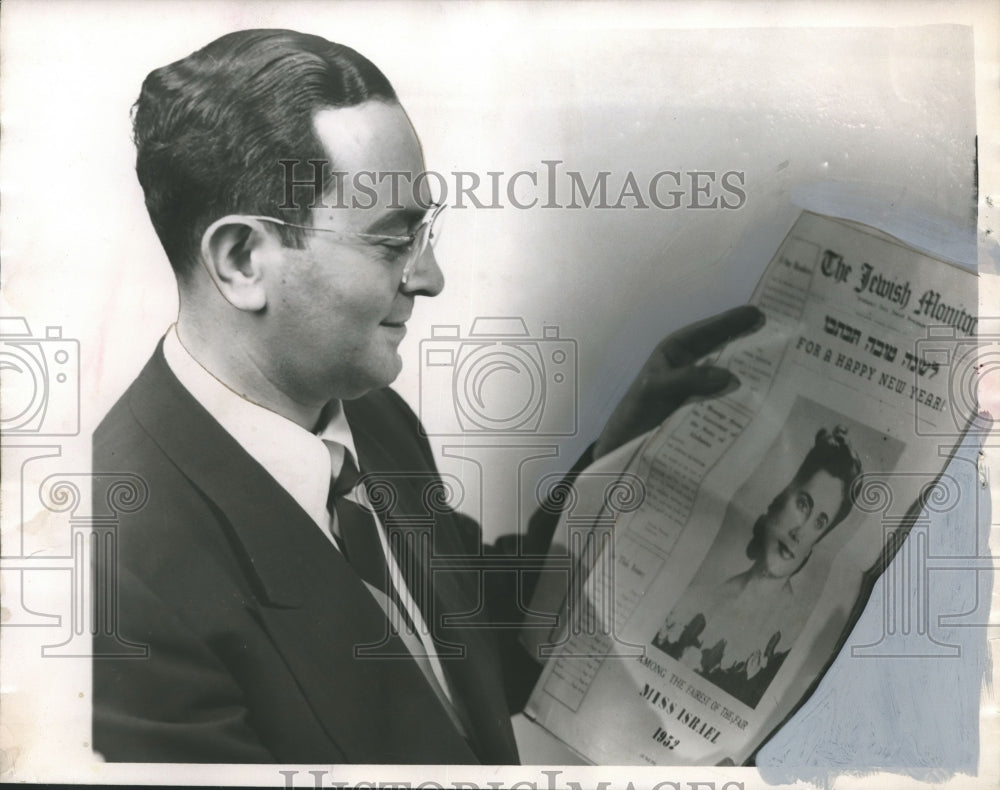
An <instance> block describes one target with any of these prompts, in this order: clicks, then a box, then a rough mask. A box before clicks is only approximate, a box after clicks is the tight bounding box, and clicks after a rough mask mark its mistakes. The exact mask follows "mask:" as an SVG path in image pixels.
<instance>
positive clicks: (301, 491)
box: [163, 325, 464, 732]
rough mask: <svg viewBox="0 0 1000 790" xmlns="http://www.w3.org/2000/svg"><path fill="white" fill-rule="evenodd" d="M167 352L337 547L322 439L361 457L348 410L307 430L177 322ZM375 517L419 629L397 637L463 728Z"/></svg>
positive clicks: (330, 472) (381, 596)
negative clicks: (225, 373) (250, 392)
mask: <svg viewBox="0 0 1000 790" xmlns="http://www.w3.org/2000/svg"><path fill="white" fill-rule="evenodd" d="M163 355H164V356H165V357H166V360H167V365H168V366H169V367H170V370H171V371H172V372H173V374H174V375H175V376H176V377H177V379H178V380H179V381H180V383H181V384H182V385H183V386H184V388H185V389H187V390H188V392H190V393H191V395H192V396H194V399H195V400H197V401H198V402H199V403H200V404H201V405H202V406H204V407H205V409H206V411H208V413H209V414H211V415H212V417H214V418H215V420H216V421H217V422H218V423H219V424H220V425H221V426H222V427H223V428H224V429H225V430H226V432H227V433H229V434H230V435H231V436H232V437H233V438H234V439H235V440H236V441H237V442H238V443H239V444H240V446H242V447H243V449H244V450H246V451H247V453H248V454H249V455H250V456H251V457H252V458H253V459H254V460H255V461H257V463H259V464H260V465H261V466H262V467H264V470H265V471H266V472H267V473H268V474H270V475H271V477H273V478H274V480H275V481H276V482H277V483H278V485H280V486H281V487H282V488H284V489H285V491H287V492H288V493H289V494H290V495H291V497H292V499H294V500H295V501H296V502H297V503H298V504H299V506H300V507H301V508H302V509H303V510H304V511H305V512H306V513H307V514H308V515H309V517H310V518H311V519H312V520H313V521H314V522H316V525H317V526H318V527H319V528H320V530H322V532H323V534H324V535H325V536H326V537H327V539H328V540H329V541H330V543H331V544H332V545H333V546H334V547H335V548H337V549H338V550H339V546H337V541H336V540H335V539H334V537H333V536H334V535H335V534H337V533H336V523H335V522H334V520H333V518H332V516H331V514H330V512H329V511H328V510H327V507H326V504H327V496H328V494H329V490H330V482H331V480H332V479H333V477H335V476H336V475H337V474H339V473H340V469H339V468H337V469H333V463H334V461H333V459H332V458H331V452H330V451H329V450H328V448H327V445H326V444H324V443H323V440H327V441H333V442H337V443H338V444H341V445H343V446H344V447H346V448H347V449H348V450H349V451H350V452H351V453H352V454H353V455H354V457H355V458H357V457H358V454H357V450H356V448H355V446H354V437H353V436H352V434H351V428H350V425H348V423H347V417H346V416H345V415H344V410H343V409H342V408H337V409H335V410H334V409H331V410H329V411H330V415H331V416H330V417H329V420H328V421H327V423H326V425H325V426H324V427H323V428H322V430H321V431H320V432H319V434H318V435H317V434H314V433H310V432H309V431H307V430H306V429H305V428H303V427H302V426H300V425H298V424H297V423H295V422H293V421H292V420H290V419H288V418H287V417H283V416H282V415H280V414H278V413H277V412H274V411H271V410H270V409H267V408H265V407H263V406H260V405H258V404H256V403H253V402H252V401H249V400H247V399H246V398H244V397H242V396H241V395H239V394H238V393H236V392H235V391H234V390H232V389H230V388H229V387H228V386H226V385H225V384H223V383H222V381H220V380H219V379H218V378H216V377H215V376H214V375H213V374H212V373H210V372H209V371H208V370H207V369H206V368H205V367H203V366H202V365H201V363H200V362H198V360H196V359H195V358H194V357H193V356H192V355H191V353H190V352H189V351H188V350H187V349H186V348H185V347H184V345H183V344H182V343H181V341H180V338H179V337H178V335H177V327H176V325H174V326H172V327H171V328H170V330H169V331H168V332H167V335H166V337H165V338H164V340H163ZM337 463H338V465H339V464H342V463H343V459H338V460H337ZM372 516H373V518H374V519H375V522H376V523H377V524H378V532H379V540H380V541H381V543H382V551H383V553H384V554H385V556H386V561H387V563H388V566H389V578H390V580H391V583H392V584H394V586H395V587H396V591H397V593H398V594H399V597H400V600H401V601H402V603H403V606H404V608H405V609H406V611H407V614H408V615H409V616H410V619H411V620H412V621H413V623H414V624H415V625H416V628H417V634H416V635H414V634H411V633H409V631H408V630H407V629H405V628H403V629H401V630H400V633H399V636H400V639H402V641H403V643H404V644H405V645H406V648H407V650H409V651H410V653H411V654H412V655H413V658H414V660H415V661H416V662H417V665H418V666H419V667H420V669H421V671H422V672H423V674H424V676H425V677H426V678H427V681H428V683H429V684H430V686H431V688H432V689H433V690H434V692H435V693H436V694H437V695H438V698H439V699H441V700H442V702H443V703H444V708H445V710H446V711H447V712H448V714H449V715H450V716H451V717H452V720H453V721H454V723H455V724H456V726H457V727H458V729H459V731H460V732H464V727H463V726H462V724H461V722H460V720H459V719H458V716H457V714H456V713H455V710H454V707H453V706H454V702H453V698H452V694H451V690H450V689H449V687H448V682H447V680H446V678H445V675H444V670H443V669H442V667H441V661H440V659H438V657H437V655H436V654H435V648H434V644H433V642H432V641H431V639H430V635H429V632H428V629H427V626H426V623H425V622H424V619H423V615H422V613H421V612H420V608H419V607H418V606H417V605H416V603H415V602H414V600H413V597H412V596H411V595H410V591H409V589H407V587H406V583H405V582H404V581H403V577H402V574H401V572H400V570H399V567H398V566H397V564H396V561H395V558H394V557H393V554H392V552H391V551H389V550H388V545H387V541H386V535H385V528H384V527H383V526H382V524H381V522H380V520H379V519H378V516H377V515H376V514H375V513H374V512H373V513H372ZM365 586H366V587H368V590H369V592H371V594H372V596H373V597H374V598H375V600H376V601H378V603H379V604H380V605H381V607H382V609H383V611H384V612H385V613H386V616H387V617H389V616H390V614H389V613H390V611H392V612H393V615H394V621H395V622H398V621H399V614H398V612H397V611H396V610H395V604H394V603H393V602H392V600H391V599H390V598H389V597H388V596H387V595H386V594H385V593H383V592H382V591H381V590H379V589H377V588H375V587H372V586H371V585H369V584H367V582H366V583H365Z"/></svg>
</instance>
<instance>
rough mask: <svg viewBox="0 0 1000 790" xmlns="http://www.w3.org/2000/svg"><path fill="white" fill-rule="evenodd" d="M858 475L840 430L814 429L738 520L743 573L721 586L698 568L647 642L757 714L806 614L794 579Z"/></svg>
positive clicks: (713, 571) (846, 508) (832, 525)
mask: <svg viewBox="0 0 1000 790" xmlns="http://www.w3.org/2000/svg"><path fill="white" fill-rule="evenodd" d="M861 472H862V463H861V460H860V458H859V457H858V454H857V452H855V450H854V449H853V447H852V445H851V441H850V437H849V436H848V430H847V429H846V428H845V427H844V426H843V425H836V424H835V425H830V426H828V427H821V428H819V430H818V431H816V433H815V438H814V441H813V443H812V446H811V448H810V449H809V450H808V452H807V453H806V455H805V457H804V458H803V459H802V461H801V463H800V464H799V466H798V468H797V470H796V471H795V473H794V475H793V476H792V477H791V479H790V480H787V482H786V483H785V485H784V487H783V488H782V489H781V490H780V491H778V492H777V494H776V495H775V496H774V497H773V499H771V501H770V504H769V505H768V506H767V508H766V510H765V511H764V512H763V513H761V514H760V515H759V516H758V517H757V518H756V520H755V521H754V522H753V523H752V525H750V524H747V523H746V521H744V522H743V530H742V531H743V536H744V540H745V544H744V545H745V559H744V560H743V565H744V568H743V570H741V571H739V572H738V573H735V574H733V575H727V576H725V577H722V578H721V579H720V576H719V575H718V570H717V568H713V567H712V564H711V563H709V562H706V563H705V564H704V565H703V566H702V568H701V569H699V572H698V574H696V576H695V578H694V581H693V582H692V584H691V586H689V587H688V589H687V590H686V591H685V593H684V594H683V595H682V596H681V599H680V600H679V601H678V603H677V605H676V606H675V607H674V608H673V610H672V611H671V612H670V614H669V615H668V616H667V617H666V619H665V620H664V622H663V625H662V626H661V628H660V629H659V631H658V632H657V634H656V636H655V637H654V638H653V645H654V646H655V647H657V648H659V649H660V650H662V651H663V652H664V653H666V654H667V655H669V656H670V657H672V658H674V659H676V660H678V661H680V662H681V663H682V664H684V665H685V666H687V667H688V668H690V669H691V670H693V671H695V672H697V673H698V674H700V675H701V676H702V677H704V678H705V679H706V680H708V681H710V682H711V683H713V684H714V685H715V686H717V687H719V688H720V689H722V690H724V691H726V692H728V693H729V694H731V695H732V696H734V697H736V698H737V699H739V700H741V701H742V702H744V703H746V704H747V705H749V706H750V707H756V705H757V703H758V702H759V701H760V698H761V696H762V695H763V693H764V691H765V690H766V689H767V687H768V685H769V684H770V682H771V680H772V679H773V678H774V676H775V675H776V674H777V672H778V669H779V668H780V667H781V664H782V662H783V661H784V659H785V657H786V656H787V655H788V652H789V650H790V649H791V646H792V643H793V642H794V640H795V638H796V637H797V636H798V633H799V631H800V630H801V627H802V624H803V622H804V620H805V618H806V616H807V615H808V612H809V608H810V603H809V600H808V596H803V595H800V594H799V589H798V588H799V585H798V583H797V577H798V576H799V574H800V572H801V571H802V570H803V569H804V568H805V566H806V565H807V564H808V563H809V561H810V558H811V556H812V554H813V549H814V547H815V546H816V545H817V544H818V543H819V542H820V541H822V540H823V539H824V538H825V537H826V536H827V535H828V534H830V532H831V531H832V530H834V529H836V527H837V526H838V525H839V524H841V523H842V522H843V521H844V519H845V518H846V517H847V516H848V514H849V513H850V512H851V509H852V498H851V491H852V486H853V485H854V482H855V480H857V478H858V476H859V475H860V474H861ZM732 529H737V530H738V529H739V525H738V524H737V525H736V526H734V527H733V528H732ZM737 537H738V536H737ZM706 576H707V578H706Z"/></svg>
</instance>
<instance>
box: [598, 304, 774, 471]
mask: <svg viewBox="0 0 1000 790" xmlns="http://www.w3.org/2000/svg"><path fill="white" fill-rule="evenodd" d="M763 325H764V314H763V313H762V312H761V311H760V310H758V309H757V308H756V307H753V306H751V305H744V306H743V307H735V308H733V309H732V310H727V311H726V312H724V313H719V314H718V315H716V316H712V317H711V318H706V319H705V320H703V321H696V322H695V323H693V324H689V325H688V326H686V327H684V328H683V329H678V330H677V331H676V332H674V333H673V334H671V335H668V336H667V337H665V338H664V339H663V340H661V341H660V343H659V344H658V345H657V347H656V349H655V350H654V351H653V353H652V354H651V355H650V357H649V359H648V360H646V364H645V365H643V366H642V370H640V371H639V375H638V376H637V377H636V379H635V381H633V382H632V386H631V387H629V389H628V392H626V393H625V397H623V398H622V400H621V403H619V404H618V406H617V407H616V408H615V410H614V412H613V413H612V415H611V417H610V418H609V419H608V424H607V425H606V426H605V427H604V431H603V432H602V433H601V435H600V437H598V439H597V443H596V444H595V445H594V458H595V459H597V458H600V457H601V456H602V455H606V454H607V453H610V452H611V451H612V450H614V449H615V448H617V447H621V446H622V445H623V444H625V443H626V442H628V441H629V440H631V439H634V438H635V437H636V436H638V435H639V434H642V433H645V432H646V431H648V430H649V429H650V428H653V427H655V426H656V425H659V424H660V423H661V422H663V420H665V419H666V418H667V417H668V416H670V415H671V414H673V412H674V411H676V410H677V409H678V408H679V407H680V406H681V405H683V404H684V403H685V402H686V401H687V400H688V399H690V398H693V397H706V396H712V395H720V394H722V393H723V392H730V391H732V390H733V389H735V388H736V387H738V386H739V383H740V382H739V379H738V378H736V376H734V375H733V374H732V373H730V372H729V371H728V370H726V369H724V368H717V367H714V366H712V365H696V364H695V363H696V362H697V361H698V360H699V359H701V358H702V357H704V356H705V355H707V354H710V353H712V352H713V351H716V350H718V349H719V348H721V347H722V346H723V345H725V344H726V343H728V342H729V341H730V340H733V339H734V338H737V337H739V336H740V335H744V334H747V333H749V332H754V331H756V330H758V329H760V328H761V327H762V326H763Z"/></svg>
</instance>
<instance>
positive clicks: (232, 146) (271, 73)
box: [132, 30, 396, 277]
mask: <svg viewBox="0 0 1000 790" xmlns="http://www.w3.org/2000/svg"><path fill="white" fill-rule="evenodd" d="M370 99H380V100H383V101H395V100H396V94H395V91H393V89H392V86H391V85H390V84H389V81H388V80H387V79H386V77H385V75H383V74H382V72H381V71H379V70H378V68H377V67H376V66H375V65H374V64H373V63H371V62H370V61H369V60H367V59H366V58H365V57H363V56H362V55H360V54H358V53H357V52H355V51H354V50H353V49H350V48H349V47H345V46H343V45H341V44H334V43H332V42H330V41H327V40H326V39H324V38H320V37H319V36H312V35H306V34H304V33H297V32H295V31H293V30H241V31H239V32H236V33H229V34H228V35H225V36H222V37H221V38H218V39H216V40H215V41H213V42H212V43H211V44H208V45H207V46H206V47H204V48H202V49H200V50H198V51H197V52H195V53H193V54H191V55H189V56H188V57H186V58H184V59H182V60H179V61H177V62H176V63H171V64H170V65H169V66H163V67H162V68H159V69H156V70H155V71H153V72H151V73H150V74H149V76H147V77H146V79H145V81H144V82H143V84H142V92H141V93H140V94H139V98H138V100H137V101H136V103H135V106H134V107H133V108H132V128H133V135H134V138H133V139H134V141H135V145H136V152H137V153H136V173H137V174H138V176H139V183H140V184H141V185H142V189H143V192H144V193H145V196H146V209H147V210H148V211H149V216H150V219H151V220H152V221H153V227H154V228H155V229H156V234H157V235H158V236H159V238H160V243H161V244H162V245H163V248H164V250H165V251H166V253H167V257H168V258H169V259H170V264H171V266H173V268H174V271H175V272H176V273H177V274H178V276H181V277H183V276H185V275H186V274H187V273H189V272H190V271H191V269H192V268H193V267H194V265H195V264H196V261H197V259H198V255H199V247H200V242H201V236H202V234H203V233H204V232H205V229H206V228H207V227H208V226H209V225H210V224H211V223H212V222H213V221H215V220H216V219H218V218H219V217H221V216H225V215H226V214H231V213H245V214H262V215H268V216H274V217H277V218H278V219H285V220H286V221H288V222H296V223H298V224H304V225H308V224H309V204H310V203H311V201H299V203H298V205H297V206H296V207H295V208H287V209H281V208H280V207H279V206H280V204H282V203H284V202H285V196H284V195H283V194H282V191H283V189H284V185H285V174H284V168H283V167H282V166H281V164H280V161H279V160H282V159H286V160H288V159H292V160H301V161H306V160H309V159H318V160H326V159H327V158H328V154H327V152H326V151H325V150H324V149H323V145H322V143H321V142H320V141H319V139H318V138H317V137H316V134H315V131H314V129H313V116H314V114H315V113H316V111H317V110H319V109H322V108H325V107H352V106H355V105H358V104H361V103H362V102H365V101H368V100H370ZM279 232H280V233H281V234H282V236H281V238H282V241H283V242H284V243H285V244H287V245H289V246H296V247H299V246H301V244H302V241H303V238H304V236H305V234H306V233H307V232H308V231H302V230H298V229H295V228H287V227H280V226H279Z"/></svg>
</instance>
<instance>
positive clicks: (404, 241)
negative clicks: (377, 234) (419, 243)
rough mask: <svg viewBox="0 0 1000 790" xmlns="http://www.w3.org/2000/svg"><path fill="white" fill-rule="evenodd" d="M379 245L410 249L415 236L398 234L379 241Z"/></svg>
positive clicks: (389, 247)
mask: <svg viewBox="0 0 1000 790" xmlns="http://www.w3.org/2000/svg"><path fill="white" fill-rule="evenodd" d="M379 246H380V247H386V248H387V249H390V250H408V249H410V247H412V246H413V236H397V237H393V238H389V239H383V240H382V241H380V242H379Z"/></svg>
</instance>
